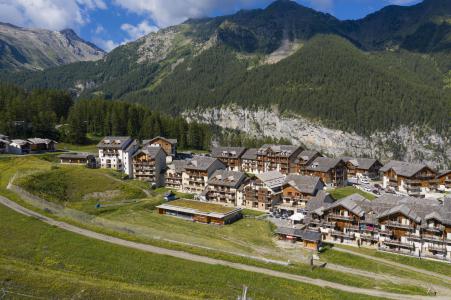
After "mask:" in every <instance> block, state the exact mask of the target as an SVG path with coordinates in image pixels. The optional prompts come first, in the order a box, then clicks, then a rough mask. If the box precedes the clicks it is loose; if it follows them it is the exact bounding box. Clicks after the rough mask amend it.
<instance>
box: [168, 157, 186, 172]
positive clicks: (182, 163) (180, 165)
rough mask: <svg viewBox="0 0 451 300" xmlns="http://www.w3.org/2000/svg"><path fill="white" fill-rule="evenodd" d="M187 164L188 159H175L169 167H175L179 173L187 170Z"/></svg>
mask: <svg viewBox="0 0 451 300" xmlns="http://www.w3.org/2000/svg"><path fill="white" fill-rule="evenodd" d="M187 164H188V161H187V160H173V161H172V163H171V164H170V165H168V167H169V168H170V169H173V170H174V171H175V172H177V173H181V172H183V171H185V167H186V165H187Z"/></svg>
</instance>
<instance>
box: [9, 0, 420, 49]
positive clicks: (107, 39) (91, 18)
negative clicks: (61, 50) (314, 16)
mask: <svg viewBox="0 0 451 300" xmlns="http://www.w3.org/2000/svg"><path fill="white" fill-rule="evenodd" d="M271 2H272V0H0V22H8V23H12V24H14V25H18V26H23V27H31V28H46V29H51V30H61V29H64V28H72V29H74V30H75V31H76V32H77V33H78V34H79V35H80V36H81V37H82V38H84V39H86V40H88V41H91V42H93V43H95V44H97V45H98V46H100V47H101V48H103V49H105V50H107V51H109V50H111V49H113V48H114V47H116V46H118V45H120V44H121V43H126V42H128V41H133V40H135V39H137V38H139V37H140V36H142V35H145V34H147V33H149V32H152V31H155V30H158V28H162V27H166V26H169V25H174V24H178V23H180V22H183V21H184V20H186V19H187V18H190V17H191V18H196V17H203V16H216V15H223V14H231V13H234V12H236V11H237V10H239V9H251V8H263V7H266V6H267V5H268V4H269V3H271ZM297 2H298V3H300V4H303V5H305V6H308V7H312V8H314V9H317V10H320V11H323V12H328V13H330V14H332V15H334V16H336V17H337V18H339V19H359V18H362V17H364V16H366V15H367V14H369V13H372V12H374V11H377V10H379V9H381V8H382V7H384V6H386V5H390V4H396V5H412V4H415V3H418V2H421V0H297Z"/></svg>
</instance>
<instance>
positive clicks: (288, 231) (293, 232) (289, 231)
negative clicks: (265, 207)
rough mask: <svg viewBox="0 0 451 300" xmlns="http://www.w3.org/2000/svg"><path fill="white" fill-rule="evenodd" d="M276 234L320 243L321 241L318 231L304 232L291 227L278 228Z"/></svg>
mask: <svg viewBox="0 0 451 300" xmlns="http://www.w3.org/2000/svg"><path fill="white" fill-rule="evenodd" d="M276 233H277V234H281V235H289V236H294V237H298V238H300V239H302V240H306V241H315V242H319V241H320V240H321V233H320V232H318V231H311V230H303V229H296V228H290V227H278V228H277V229H276Z"/></svg>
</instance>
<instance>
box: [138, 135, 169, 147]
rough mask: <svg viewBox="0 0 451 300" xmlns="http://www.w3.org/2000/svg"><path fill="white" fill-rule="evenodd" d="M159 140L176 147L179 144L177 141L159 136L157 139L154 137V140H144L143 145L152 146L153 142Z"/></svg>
mask: <svg viewBox="0 0 451 300" xmlns="http://www.w3.org/2000/svg"><path fill="white" fill-rule="evenodd" d="M157 139H161V140H164V141H166V142H168V143H169V144H172V145H176V144H177V139H167V138H165V137H162V136H157V137H154V138H153V139H149V140H143V145H146V144H149V143H150V144H151V143H152V142H154V141H155V140H157Z"/></svg>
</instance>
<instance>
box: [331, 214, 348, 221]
mask: <svg viewBox="0 0 451 300" xmlns="http://www.w3.org/2000/svg"><path fill="white" fill-rule="evenodd" d="M327 217H328V218H329V219H334V220H344V221H352V220H353V217H351V216H342V215H339V214H328V215H327Z"/></svg>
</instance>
